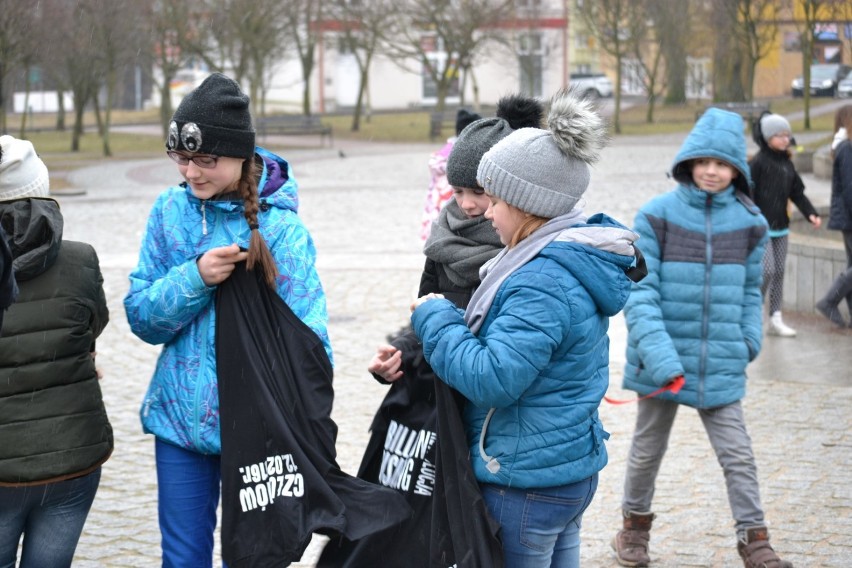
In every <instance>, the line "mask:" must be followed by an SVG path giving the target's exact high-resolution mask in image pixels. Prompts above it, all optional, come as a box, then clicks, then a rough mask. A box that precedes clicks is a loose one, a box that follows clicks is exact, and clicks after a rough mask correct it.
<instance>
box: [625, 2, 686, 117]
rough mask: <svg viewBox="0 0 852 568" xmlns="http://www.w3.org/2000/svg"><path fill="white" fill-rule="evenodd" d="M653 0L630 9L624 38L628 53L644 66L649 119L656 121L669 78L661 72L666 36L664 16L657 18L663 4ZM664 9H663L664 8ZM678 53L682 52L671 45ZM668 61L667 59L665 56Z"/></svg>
mask: <svg viewBox="0 0 852 568" xmlns="http://www.w3.org/2000/svg"><path fill="white" fill-rule="evenodd" d="M659 4H660V3H658V2H654V0H637V1H636V2H634V3H633V4H632V5H631V7H630V10H631V12H632V14H631V16H630V17H629V18H627V20H626V22H625V28H624V30H625V32H624V34H623V35H624V42H625V46H626V47H627V50H628V51H627V53H628V54H631V55H632V56H633V60H634V62H635V63H636V64H637V65H638V66H639V69H640V70H641V78H642V86H643V87H644V89H645V94H646V96H647V97H648V108H647V111H646V113H645V121H646V122H647V123H649V124H650V123H652V122H654V110H655V108H656V103H657V99H658V98H659V97H660V96H661V95H662V94H663V93H664V92H665V91H666V80H665V78H663V79H662V80H661V78H660V75H661V74H662V73H661V67H662V61H663V51H664V49H663V45H662V44H663V39H662V38H661V37H660V35H659V34H660V33H664V25H665V20H663V21H662V22H661V21H660V20H657V19H656V18H655V16H657V15H658V9H659V8H661V7H662V6H660V5H659ZM662 11H664V10H662ZM669 53H673V54H674V56H675V57H679V56H680V55H679V54H678V53H677V50H674V49H671V50H669ZM666 63H667V64H668V59H666Z"/></svg>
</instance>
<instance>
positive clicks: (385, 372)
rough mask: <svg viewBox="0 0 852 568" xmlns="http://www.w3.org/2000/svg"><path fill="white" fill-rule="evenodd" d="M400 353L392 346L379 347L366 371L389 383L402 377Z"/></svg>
mask: <svg viewBox="0 0 852 568" xmlns="http://www.w3.org/2000/svg"><path fill="white" fill-rule="evenodd" d="M401 366H402V351H400V350H399V349H397V348H396V347H394V346H393V345H379V348H378V349H377V350H376V354H375V355H373V359H372V360H371V361H370V365H369V366H368V367H367V370H368V371H370V372H371V373H373V374H374V375H379V376H380V377H381V378H383V379H384V380H386V381H387V382H389V383H392V382H394V381H395V380H397V379H399V378H401V377H402V369H400V367H401Z"/></svg>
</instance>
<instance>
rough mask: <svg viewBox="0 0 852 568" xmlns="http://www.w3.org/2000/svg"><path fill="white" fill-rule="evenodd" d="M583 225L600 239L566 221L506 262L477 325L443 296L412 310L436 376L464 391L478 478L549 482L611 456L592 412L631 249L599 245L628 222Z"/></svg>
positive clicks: (602, 386) (572, 478)
mask: <svg viewBox="0 0 852 568" xmlns="http://www.w3.org/2000/svg"><path fill="white" fill-rule="evenodd" d="M598 224H599V226H598ZM590 227H595V228H597V229H598V233H599V234H600V235H601V237H600V239H601V242H597V243H595V245H594V246H593V245H591V244H586V243H581V242H579V241H575V240H574V239H572V238H571V237H570V234H571V233H572V231H574V228H571V229H567V230H565V231H564V234H563V236H562V237H559V238H557V239H556V240H554V241H553V242H551V243H550V244H548V245H546V246H545V247H544V248H543V249H542V250H541V251H540V252H539V253H538V254H537V256H535V257H534V258H533V259H532V260H530V261H529V262H527V263H526V264H524V265H522V266H521V267H520V268H518V269H516V270H515V271H514V272H512V273H511V274H510V275H509V276H508V277H507V278H506V279H505V281H503V282H502V283H501V284H500V286H499V288H498V290H497V292H496V296H495V297H494V299H493V302H492V303H491V305H490V308H489V309H488V312H487V314H486V315H485V318H484V321H483V323H482V326H481V327H480V328H479V330H478V334H477V335H474V334H473V333H472V332H471V330H470V328H469V327H468V325H467V324H466V323H465V320H464V318H463V314H462V313H461V311H459V310H458V309H456V308H455V307H453V306H452V305H451V304H450V303H449V302H446V301H441V300H432V301H427V302H425V303H423V304H421V305H420V306H419V307H418V308H417V309H416V310H415V312H414V313H413V314H412V323H413V325H414V330H415V332H416V333H417V335H418V337H420V338H422V339H423V340H424V343H423V351H424V353H425V355H426V358H427V360H428V361H429V363H430V364H431V365H432V368H433V369H434V370H435V374H436V375H438V377H440V378H441V380H443V381H444V382H446V383H447V384H449V385H450V386H451V387H453V388H455V389H456V390H458V391H459V392H460V393H461V394H463V395H464V397H465V398H466V399H467V400H468V401H469V403H468V404H467V406H466V407H465V412H464V422H465V429H466V432H467V437H468V440H467V441H468V446H469V448H470V451H471V455H472V463H473V468H474V473H475V475H476V478H477V480H478V481H479V482H480V483H493V484H497V485H502V486H508V487H515V488H519V489H530V488H536V487H555V486H561V485H566V484H569V483H574V482H577V481H580V480H582V479H586V478H588V477H590V476H591V475H594V474H595V473H597V472H598V471H600V470H601V469H602V468H603V467H604V466H605V465H606V463H607V452H606V448H605V446H604V441H605V440H606V439H607V438H608V437H609V434H608V433H607V432H606V431H604V428H603V425H602V424H601V422H600V419H599V417H598V405H599V404H600V401H601V399H602V398H603V396H604V394H605V392H606V390H607V387H608V384H609V339H608V337H607V330H608V328H609V318H610V316H613V315H615V314H616V313H618V311H619V310H621V308H622V307H623V306H624V303H625V301H626V300H627V296H628V295H629V293H630V280H629V279H628V277H627V275H626V274H625V271H626V270H627V269H628V268H629V266H630V265H631V263H632V262H633V261H634V257H632V256H625V255H619V254H615V253H612V252H608V251H606V250H605V247H604V246H603V245H604V244H605V243H604V242H603V241H604V238H611V235H615V234H618V235H619V236H620V235H622V234H623V232H624V231H626V229H624V228H623V227H621V226H620V225H618V224H617V223H615V222H614V221H612V220H610V219H609V218H606V217H598V218H597V221H593V219H589V221H588V224H586V225H580V226H578V228H580V229H581V230H582V229H586V230H588V229H589V228H590ZM491 409H494V410H493V412H491ZM486 422H487V424H486ZM480 435H482V442H480ZM486 458H493V459H488V460H486ZM495 460H496V462H497V463H499V467H495V465H496V464H495V463H494V462H495ZM487 463H490V464H491V467H490V469H489V467H488V466H487Z"/></svg>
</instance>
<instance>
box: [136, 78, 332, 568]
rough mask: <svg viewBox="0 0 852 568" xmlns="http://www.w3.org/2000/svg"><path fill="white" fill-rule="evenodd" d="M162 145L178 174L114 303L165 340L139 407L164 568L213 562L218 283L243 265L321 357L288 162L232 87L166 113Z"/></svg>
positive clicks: (202, 93)
mask: <svg viewBox="0 0 852 568" xmlns="http://www.w3.org/2000/svg"><path fill="white" fill-rule="evenodd" d="M166 149H167V151H166V153H167V154H168V156H169V158H171V159H172V160H174V161H175V162H176V163H177V167H178V171H179V172H180V174H181V176H182V177H183V178H184V179H185V180H186V181H185V183H182V184H180V185H178V186H175V187H171V188H169V189H167V190H166V191H165V192H163V193H162V194H161V195H160V196H159V197H158V198H157V201H156V202H155V203H154V207H153V209H152V211H151V214H150V216H149V218H148V224H147V227H146V230H145V235H144V237H143V241H142V249H141V252H140V256H139V264H138V265H137V267H136V269H135V270H134V271H133V272H132V273H131V274H130V291H129V292H128V294H127V296H126V297H125V299H124V306H125V309H126V312H127V319H128V322H129V323H130V327H131V329H132V330H133V333H135V334H136V335H137V336H139V337H140V338H141V339H142V340H144V341H146V342H148V343H151V344H154V345H159V344H162V345H163V350H162V352H161V353H160V357H159V359H158V361H157V366H156V370H155V371H154V376H153V378H152V379H151V384H150V386H149V388H148V392H147V394H146V396H145V400H144V402H143V404H142V409H141V418H142V426H143V428H144V430H145V432H147V433H151V434H154V436H155V439H156V441H155V447H156V461H157V480H158V491H159V517H160V530H161V532H162V546H163V566H199V565H202V566H203V565H206V566H211V564H212V557H213V530H214V527H215V526H216V507H217V504H218V501H219V484H220V473H219V455H220V453H221V445H220V438H219V428H220V424H219V399H218V390H217V375H216V353H215V330H216V314H215V310H214V305H215V293H216V287H217V285H218V284H220V283H221V282H223V281H224V280H225V279H227V278H228V276H230V274H231V272H232V271H233V270H234V266H235V265H236V263H238V262H242V261H246V263H247V266H248V268H249V269H250V270H251V269H254V270H260V271H261V272H262V273H263V275H264V276H265V279H266V282H267V283H268V284H269V285H270V286H271V287H272V288H274V289H275V290H276V291H277V292H278V294H279V295H280V296H281V298H283V299H284V301H285V302H286V303H287V305H288V306H289V307H290V309H292V311H293V313H294V314H296V316H298V317H299V318H300V319H301V320H302V321H304V322H305V324H307V325H308V326H309V327H310V328H311V329H312V330H313V331H315V332H316V334H317V335H318V336H319V337H320V338H321V340H322V341H323V343H324V345H325V348H326V351H327V352H328V355H329V358H331V346H330V344H329V340H328V333H327V330H326V327H327V321H328V316H327V311H326V302H325V294H324V292H323V289H322V285H321V283H320V280H319V277H318V275H317V272H316V268H315V266H314V263H315V257H316V250H315V248H314V243H313V240H312V238H311V236H310V234H309V233H308V231H307V229H306V228H305V226H304V225H303V224H302V221H301V219H300V218H299V216H298V215H297V208H298V197H297V193H296V181H295V180H294V179H293V175H292V172H291V171H290V165H289V164H288V163H287V162H286V161H285V160H283V159H282V158H280V157H278V156H276V155H274V154H272V153H270V152H268V151H266V150H264V149H262V148H257V147H255V133H254V129H253V128H252V122H251V115H250V113H249V99H248V97H247V96H246V95H245V94H243V92H242V91H241V90H240V88H239V85H238V84H237V83H236V82H235V81H233V80H232V79H229V78H228V77H225V76H224V75H221V74H219V73H215V74H213V75H211V76H210V77H208V78H207V79H205V80H204V82H203V83H202V84H201V85H200V86H199V87H198V88H197V89H195V90H194V91H193V92H191V93H190V94H189V95H187V96H186V97H185V98H184V99H183V101H182V102H181V104H180V106H178V109H177V110H176V111H175V114H174V116H173V117H172V121H171V124H170V126H169V134H168V140H167V142H166ZM199 562H201V563H202V564H199Z"/></svg>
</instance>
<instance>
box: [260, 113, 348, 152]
mask: <svg viewBox="0 0 852 568" xmlns="http://www.w3.org/2000/svg"><path fill="white" fill-rule="evenodd" d="M255 128H257V133H258V135H259V136H260V137H261V138H266V137H267V136H271V135H278V136H301V135H311V134H313V135H318V136H319V137H320V144H322V145H323V146H324V145H325V139H326V137H327V138H328V140H329V143H330V144H333V143H334V141H333V138H332V129H331V126H329V125H327V124H323V123H322V121H321V120H320V117H319V116H316V115H312V114H311V115H303V114H279V115H272V116H264V117H261V118H260V119H258V120H257V124H255Z"/></svg>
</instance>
